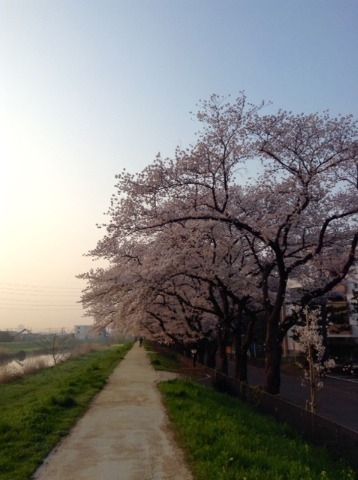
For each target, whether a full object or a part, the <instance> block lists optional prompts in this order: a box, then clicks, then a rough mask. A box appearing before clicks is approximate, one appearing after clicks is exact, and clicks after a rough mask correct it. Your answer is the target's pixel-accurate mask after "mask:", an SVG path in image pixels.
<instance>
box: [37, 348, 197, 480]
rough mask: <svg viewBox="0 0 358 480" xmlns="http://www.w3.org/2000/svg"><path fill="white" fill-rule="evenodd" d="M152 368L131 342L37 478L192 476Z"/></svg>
mask: <svg viewBox="0 0 358 480" xmlns="http://www.w3.org/2000/svg"><path fill="white" fill-rule="evenodd" d="M173 375H174V374H166V373H160V372H155V371H154V370H153V369H152V367H151V365H150V363H149V359H148V357H147V355H146V352H145V350H144V348H143V347H139V345H138V344H135V345H134V347H133V348H132V349H131V350H130V352H129V353H128V354H127V355H126V357H125V359H124V360H122V362H121V363H120V364H119V366H118V367H117V368H116V369H115V371H114V372H113V374H112V375H111V377H110V378H109V380H108V383H107V385H106V387H105V388H104V389H103V390H102V391H101V392H100V393H99V394H98V395H97V397H96V398H95V399H94V401H93V402H92V404H91V406H90V408H89V410H88V411H87V413H86V414H85V415H84V416H83V417H82V418H81V419H80V420H79V422H78V423H77V425H76V426H75V427H74V428H73V430H72V431H71V433H70V434H69V435H68V437H66V438H65V439H64V440H63V441H62V442H61V443H60V445H59V446H58V447H56V448H55V450H54V451H53V452H52V453H51V454H50V455H49V457H48V458H47V459H46V460H45V462H44V464H43V465H42V466H41V467H40V468H39V469H38V470H37V472H36V473H35V474H34V476H33V477H32V478H33V479H36V480H173V479H177V480H191V479H192V476H191V474H190V473H189V470H188V468H187V467H186V466H185V462H184V457H183V453H182V452H181V450H180V449H179V448H178V446H177V445H176V444H175V442H174V438H173V435H172V433H171V430H170V426H169V422H168V418H167V416H166V413H165V411H164V408H163V404H162V401H161V397H160V394H159V391H158V390H157V386H156V384H157V383H158V381H161V380H166V379H167V378H168V377H169V378H170V377H171V378H173Z"/></svg>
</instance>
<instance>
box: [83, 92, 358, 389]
mask: <svg viewBox="0 0 358 480" xmlns="http://www.w3.org/2000/svg"><path fill="white" fill-rule="evenodd" d="M263 107H264V104H262V105H259V106H254V105H250V104H248V102H247V100H246V97H245V95H244V94H242V95H241V96H240V97H239V98H238V99H237V100H236V101H234V102H233V103H225V102H224V101H223V99H222V98H220V97H218V96H216V95H214V96H212V97H211V98H210V99H209V100H208V101H204V102H202V104H201V109H200V110H199V112H198V114H197V119H198V121H199V122H201V123H202V124H203V129H202V130H201V131H200V132H199V134H198V136H197V142H196V143H195V145H192V146H190V147H189V148H188V149H186V150H182V149H179V148H178V149H177V150H176V153H175V158H174V159H165V160H163V159H162V158H161V157H160V155H158V156H157V158H156V159H155V161H154V162H153V163H152V164H151V165H149V166H148V167H147V168H145V169H144V170H143V171H142V172H141V173H139V174H136V175H135V174H131V173H128V172H126V171H124V172H122V173H121V174H119V175H118V176H117V180H118V183H117V193H116V195H114V196H113V197H112V203H111V207H110V210H109V216H110V221H109V222H108V224H106V225H105V228H106V234H105V236H104V238H103V239H102V240H101V241H100V242H99V243H98V245H97V248H96V249H95V250H94V251H93V252H92V254H93V255H94V256H99V257H101V258H107V259H109V260H111V261H114V262H115V260H116V254H117V250H118V247H121V246H122V245H123V244H124V242H126V241H127V239H128V238H131V239H132V240H133V241H134V242H139V243H140V244H141V245H142V246H144V245H145V242H149V241H155V239H156V237H158V236H159V235H160V232H162V231H163V230H165V229H166V228H167V227H168V226H169V225H174V224H177V225H181V226H184V228H187V229H189V230H190V229H193V231H195V230H194V229H195V228H196V226H197V225H199V223H200V224H204V225H206V226H207V229H208V230H209V229H210V228H211V225H212V224H213V223H215V224H223V225H227V226H231V227H232V228H234V229H236V230H237V232H238V233H237V234H238V236H240V235H241V236H243V237H244V238H245V239H246V242H247V245H251V256H250V258H251V260H250V265H252V264H255V265H256V271H255V274H254V276H253V274H252V275H249V276H248V278H250V279H252V278H255V281H256V283H257V285H259V286H260V291H261V305H262V308H263V309H264V310H265V312H266V323H267V330H266V342H265V348H266V390H267V391H269V392H270V393H273V394H276V393H278V392H279V389H280V362H281V355H282V348H281V344H282V339H283V336H284V335H285V334H286V332H287V330H288V329H289V328H290V327H291V326H292V322H293V321H294V320H292V316H290V317H289V318H282V307H283V305H284V302H285V298H286V295H287V284H288V281H289V280H291V279H293V280H295V279H299V280H300V281H301V282H304V281H305V278H306V275H308V274H309V275H308V277H309V278H311V279H314V280H315V281H313V282H311V284H310V288H309V289H307V290H306V292H305V294H304V295H303V296H302V297H301V299H300V302H301V304H302V305H307V304H308V303H309V302H310V301H311V300H312V299H313V298H316V297H319V296H320V295H323V294H325V293H326V292H328V291H329V290H330V289H332V288H333V287H334V286H335V285H337V284H338V283H339V282H340V281H341V280H342V279H343V278H344V277H345V275H347V273H348V271H349V269H350V267H351V265H352V264H353V262H354V259H355V256H356V248H357V242H358V233H357V222H358V190H357V186H358V178H357V162H358V140H357V125H356V122H355V121H354V120H353V118H352V117H351V116H346V117H343V116H341V117H338V118H331V117H330V116H329V114H328V113H324V114H323V115H319V114H311V115H303V114H302V115H294V114H292V113H290V112H284V111H279V112H278V113H277V114H272V115H263V114H262V113H261V112H262V108H263ZM257 161H261V171H260V173H259V174H258V175H256V176H255V178H252V179H249V180H247V179H246V178H245V179H244V178H243V177H242V173H243V172H245V171H247V170H250V165H251V164H252V163H255V165H256V162H257ZM204 228H205V227H204ZM177 241H178V242H180V238H179V237H178V239H177ZM238 271H239V269H238ZM251 271H252V269H251Z"/></svg>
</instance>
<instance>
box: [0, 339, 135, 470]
mask: <svg viewBox="0 0 358 480" xmlns="http://www.w3.org/2000/svg"><path fill="white" fill-rule="evenodd" d="M131 346H132V344H127V345H123V346H122V347H120V348H108V349H105V350H101V351H96V352H92V353H90V354H89V355H86V356H83V357H78V358H75V359H73V360H68V361H67V362H65V363H62V364H60V365H57V366H56V367H53V368H50V369H45V370H42V371H40V372H39V373H36V374H35V375H31V376H29V377H25V378H24V379H22V380H19V381H16V382H13V383H10V384H4V385H0V412H1V414H0V480H28V479H29V478H30V476H31V474H32V473H33V472H34V471H35V470H36V468H37V467H38V466H39V465H40V464H41V462H42V460H43V459H44V458H45V457H46V456H47V454H48V453H49V452H50V451H51V450H52V449H53V447H54V446H55V445H56V444H57V443H58V442H59V440H60V439H61V437H63V436H65V435H66V434H67V433H68V432H69V430H70V429H71V427H72V426H73V425H74V423H75V422H76V420H77V419H78V418H79V417H80V416H81V415H83V413H84V412H85V410H86V408H87V407H88V404H89V402H90V401H91V399H92V398H93V396H94V395H95V394H96V393H97V392H98V391H99V390H101V389H102V388H103V386H104V384H105V383H106V380H107V378H108V376H109V375H110V374H111V373H112V371H113V369H114V368H115V367H116V366H117V365H118V363H119V362H120V360H121V359H122V358H124V356H125V354H126V353H127V352H128V350H129V349H130V348H131Z"/></svg>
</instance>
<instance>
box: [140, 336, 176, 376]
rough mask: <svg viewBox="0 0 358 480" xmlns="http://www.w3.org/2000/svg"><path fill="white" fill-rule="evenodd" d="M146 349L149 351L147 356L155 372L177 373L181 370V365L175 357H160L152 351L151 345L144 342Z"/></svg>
mask: <svg viewBox="0 0 358 480" xmlns="http://www.w3.org/2000/svg"><path fill="white" fill-rule="evenodd" d="M144 348H145V349H146V350H147V355H148V357H149V360H150V362H151V364H152V366H153V368H154V370H160V371H165V372H177V371H178V370H179V367H180V363H179V362H178V360H177V359H176V358H175V357H174V356H172V357H170V356H168V355H165V356H164V355H160V354H158V353H157V352H155V351H154V350H152V349H151V348H152V347H151V345H150V344H148V343H146V342H144Z"/></svg>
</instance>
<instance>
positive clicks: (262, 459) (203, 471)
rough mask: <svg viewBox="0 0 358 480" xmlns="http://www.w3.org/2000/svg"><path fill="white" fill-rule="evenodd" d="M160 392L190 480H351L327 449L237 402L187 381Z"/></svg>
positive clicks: (163, 387) (168, 384)
mask: <svg viewBox="0 0 358 480" xmlns="http://www.w3.org/2000/svg"><path fill="white" fill-rule="evenodd" d="M160 390H161V392H162V394H163V397H164V401H165V404H166V406H167V411H168V414H169V417H170V419H171V421H172V424H173V425H174V428H175V429H176V432H177V437H178V441H179V443H181V444H182V446H183V448H184V450H185V451H186V452H187V458H188V462H189V464H190V465H191V468H192V471H193V474H194V478H195V480H239V479H240V480H243V479H246V480H313V479H317V480H318V479H320V480H322V479H332V480H337V479H339V480H348V479H354V478H356V477H355V474H354V472H353V471H352V470H351V469H349V468H347V467H346V466H345V465H344V464H343V463H342V462H339V461H334V460H333V459H332V458H331V457H330V456H329V454H328V453H327V451H326V450H324V449H321V448H318V447H314V446H311V445H308V444H307V443H306V442H305V441H304V440H303V439H302V438H301V437H299V436H298V435H297V434H295V433H294V432H293V431H292V430H291V429H290V428H289V427H287V426H285V425H280V424H278V423H277V422H275V421H274V420H273V419H272V418H270V417H267V416H264V415H262V414H259V413H258V412H257V411H254V410H253V409H252V408H251V407H250V406H249V405H247V404H245V403H243V402H241V401H239V400H237V399H234V398H232V397H229V396H227V395H225V394H221V393H218V392H216V391H213V390H210V389H206V388H204V387H202V386H200V385H198V384H195V383H193V382H191V381H188V380H173V381H170V382H164V383H161V384H160Z"/></svg>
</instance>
